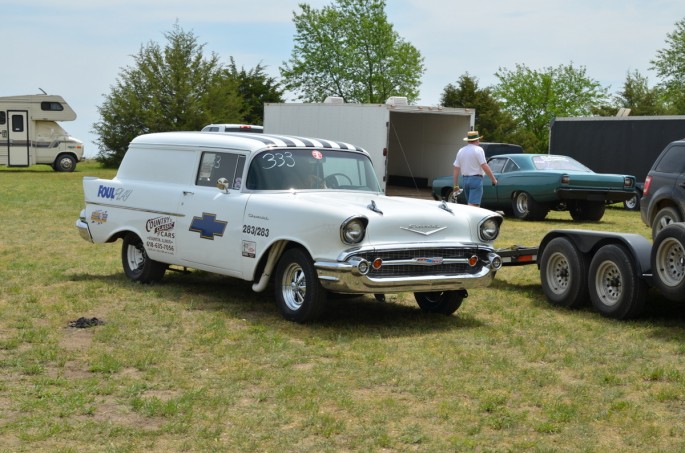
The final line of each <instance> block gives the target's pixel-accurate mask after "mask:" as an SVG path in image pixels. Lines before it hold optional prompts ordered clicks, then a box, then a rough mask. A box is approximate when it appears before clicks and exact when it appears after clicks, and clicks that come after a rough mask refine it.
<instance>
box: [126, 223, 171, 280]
mask: <svg viewBox="0 0 685 453" xmlns="http://www.w3.org/2000/svg"><path fill="white" fill-rule="evenodd" d="M121 263H122V265H123V267H124V273H125V274H126V276H127V277H128V278H130V279H131V280H133V281H135V282H140V283H152V282H156V281H159V280H161V279H162V277H163V276H164V272H166V269H167V267H168V265H167V264H164V263H160V262H159V261H155V260H152V259H150V257H149V256H148V255H147V252H146V251H145V247H144V246H143V241H142V240H141V239H140V238H139V237H138V236H137V235H135V234H133V233H129V234H127V235H126V237H124V243H123V245H122V247H121Z"/></svg>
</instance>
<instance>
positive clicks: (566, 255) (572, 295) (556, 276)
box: [540, 237, 588, 308]
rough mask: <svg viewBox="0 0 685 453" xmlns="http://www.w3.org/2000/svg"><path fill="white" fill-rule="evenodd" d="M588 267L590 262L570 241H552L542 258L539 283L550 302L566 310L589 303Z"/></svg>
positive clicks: (556, 239)
mask: <svg viewBox="0 0 685 453" xmlns="http://www.w3.org/2000/svg"><path fill="white" fill-rule="evenodd" d="M587 268H588V259H587V258H586V257H585V255H583V254H582V253H581V252H580V250H578V249H577V248H576V247H575V246H574V245H573V243H572V242H571V241H570V240H569V239H567V238H564V237H558V238H554V239H552V240H551V241H550V242H549V244H547V246H546V247H545V249H544V250H543V252H542V256H541V257H540V282H541V283H542V291H543V292H544V293H545V296H547V300H548V301H549V303H551V304H552V305H556V306H559V307H565V308H579V307H581V306H583V305H585V304H587V301H588V292H587Z"/></svg>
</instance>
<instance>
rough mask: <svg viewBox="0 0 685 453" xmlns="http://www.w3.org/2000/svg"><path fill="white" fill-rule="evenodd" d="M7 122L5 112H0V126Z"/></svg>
mask: <svg viewBox="0 0 685 453" xmlns="http://www.w3.org/2000/svg"><path fill="white" fill-rule="evenodd" d="M6 122H7V114H6V113H5V112H0V124H5V123H6Z"/></svg>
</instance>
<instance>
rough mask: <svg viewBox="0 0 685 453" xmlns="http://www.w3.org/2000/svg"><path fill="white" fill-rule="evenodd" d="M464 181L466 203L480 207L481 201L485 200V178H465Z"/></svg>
mask: <svg viewBox="0 0 685 453" xmlns="http://www.w3.org/2000/svg"><path fill="white" fill-rule="evenodd" d="M462 181H463V183H464V196H465V197H466V202H467V203H468V204H476V205H478V206H480V200H481V198H483V177H482V176H464V177H463V179H462Z"/></svg>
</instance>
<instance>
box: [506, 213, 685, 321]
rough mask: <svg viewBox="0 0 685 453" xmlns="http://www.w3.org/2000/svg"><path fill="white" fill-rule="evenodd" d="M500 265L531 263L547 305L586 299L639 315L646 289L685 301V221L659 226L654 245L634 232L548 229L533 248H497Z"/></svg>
mask: <svg viewBox="0 0 685 453" xmlns="http://www.w3.org/2000/svg"><path fill="white" fill-rule="evenodd" d="M497 253H498V254H499V255H500V257H501V258H502V264H503V265H504V266H519V265H526V264H533V263H535V264H537V266H538V269H539V270H540V281H541V284H542V290H543V292H544V293H545V296H546V297H547V299H548V301H549V302H550V303H551V304H552V305H557V306H560V307H566V308H578V307H580V306H582V305H584V304H585V303H586V302H587V301H588V300H590V301H591V302H592V305H593V307H594V308H595V309H596V310H597V311H598V312H599V313H601V314H602V315H603V316H606V317H609V318H615V319H629V318H634V317H636V316H639V315H640V314H641V313H642V311H643V309H644V307H645V303H646V297H647V290H648V289H649V287H655V288H656V289H657V290H659V291H660V292H661V294H662V295H663V296H664V297H666V298H667V299H669V300H672V301H679V302H682V301H685V222H680V223H672V224H670V225H668V226H666V227H665V228H664V229H662V230H661V231H660V232H659V234H657V236H656V238H655V239H654V243H653V244H652V243H650V241H649V240H647V239H646V238H644V237H643V236H640V235H638V234H630V233H610V232H605V231H587V230H552V231H550V232H549V233H547V234H546V235H545V237H544V238H543V239H542V241H541V242H540V245H539V246H538V247H521V246H513V247H511V248H507V249H498V250H497Z"/></svg>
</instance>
